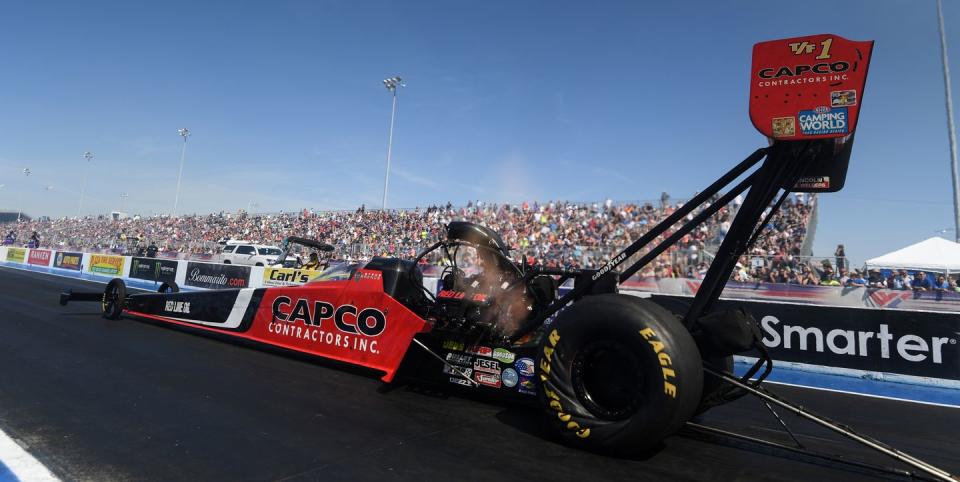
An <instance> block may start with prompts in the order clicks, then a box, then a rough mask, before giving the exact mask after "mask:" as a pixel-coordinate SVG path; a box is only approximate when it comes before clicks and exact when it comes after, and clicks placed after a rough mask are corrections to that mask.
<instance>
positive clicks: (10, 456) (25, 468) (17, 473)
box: [0, 431, 60, 482]
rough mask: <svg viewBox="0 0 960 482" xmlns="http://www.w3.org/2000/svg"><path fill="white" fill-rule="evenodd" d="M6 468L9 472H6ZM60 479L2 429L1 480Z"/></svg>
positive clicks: (0, 432) (41, 481)
mask: <svg viewBox="0 0 960 482" xmlns="http://www.w3.org/2000/svg"><path fill="white" fill-rule="evenodd" d="M4 468H6V469H7V470H8V471H9V473H4V471H3V469H4ZM16 480H22V481H30V482H33V481H37V482H45V481H59V480H60V479H58V478H57V477H56V476H55V475H53V472H50V470H49V469H47V468H46V467H44V466H43V464H41V463H40V462H38V461H37V459H35V458H33V456H32V455H30V454H29V453H27V451H26V450H24V449H23V448H22V447H20V445H19V444H18V443H17V442H16V441H14V440H13V439H12V438H10V437H9V436H7V434H5V433H4V432H3V431H0V481H2V482H7V481H16Z"/></svg>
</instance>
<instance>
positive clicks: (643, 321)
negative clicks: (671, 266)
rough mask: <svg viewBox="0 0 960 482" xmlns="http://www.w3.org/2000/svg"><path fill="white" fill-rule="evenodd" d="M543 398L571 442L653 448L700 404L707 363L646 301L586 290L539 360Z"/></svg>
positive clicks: (598, 447)
mask: <svg viewBox="0 0 960 482" xmlns="http://www.w3.org/2000/svg"><path fill="white" fill-rule="evenodd" d="M537 373H538V377H539V381H540V382H541V385H542V386H541V390H540V400H541V403H542V404H543V405H544V407H545V409H546V411H547V413H548V416H549V419H550V425H551V426H553V427H554V428H555V429H556V430H557V431H558V432H559V434H560V437H561V438H562V439H563V440H564V441H565V442H567V443H568V444H570V445H573V446H576V447H578V448H584V449H587V450H593V451H597V452H605V453H614V454H631V453H636V452H640V451H644V450H649V449H651V448H654V447H656V446H658V445H660V443H661V442H662V440H663V439H664V438H666V437H668V436H670V435H672V434H673V433H674V432H676V431H677V430H678V429H679V428H680V427H681V426H682V425H683V423H684V422H686V421H687V420H689V419H690V418H691V417H692V416H693V414H694V412H695V410H696V409H697V406H698V405H699V403H700V394H701V391H702V389H703V367H702V362H701V360H700V352H699V351H698V349H697V345H696V343H695V342H694V341H693V338H692V337H691V336H690V333H689V332H688V331H687V329H686V328H685V327H684V326H683V325H682V324H681V323H680V322H679V321H678V320H677V319H676V318H675V317H674V316H673V315H671V314H670V313H669V312H668V311H666V310H665V309H663V308H661V307H660V306H658V305H656V304H654V303H653V302H651V301H649V300H644V299H640V298H637V297H633V296H628V295H620V294H603V295H596V296H588V297H586V298H584V299H582V300H581V301H578V302H575V303H574V304H573V305H572V306H570V307H568V308H567V309H566V310H564V311H563V312H561V314H560V316H559V317H558V318H557V320H556V322H555V323H554V324H553V326H551V327H550V329H548V333H547V334H546V336H545V337H544V339H543V342H542V344H541V348H540V352H539V355H538V360H537Z"/></svg>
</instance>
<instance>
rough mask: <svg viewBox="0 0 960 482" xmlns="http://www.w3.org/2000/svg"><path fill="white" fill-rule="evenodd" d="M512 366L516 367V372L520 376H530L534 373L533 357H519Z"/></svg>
mask: <svg viewBox="0 0 960 482" xmlns="http://www.w3.org/2000/svg"><path fill="white" fill-rule="evenodd" d="M514 366H515V367H517V372H518V373H519V374H520V375H521V376H524V377H532V376H533V375H534V364H533V358H521V359H519V360H517V363H515V364H514Z"/></svg>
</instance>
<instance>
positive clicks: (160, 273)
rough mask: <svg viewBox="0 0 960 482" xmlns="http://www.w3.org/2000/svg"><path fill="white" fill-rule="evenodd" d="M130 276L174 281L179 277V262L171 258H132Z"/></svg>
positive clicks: (162, 281) (163, 281) (165, 281)
mask: <svg viewBox="0 0 960 482" xmlns="http://www.w3.org/2000/svg"><path fill="white" fill-rule="evenodd" d="M130 277H131V278H137V279H145V280H150V281H159V282H161V283H172V282H174V281H175V280H176V278H177V262H176V261H172V260H169V259H156V258H138V257H135V258H132V259H131V260H130Z"/></svg>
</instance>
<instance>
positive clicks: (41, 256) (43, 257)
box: [27, 249, 53, 266]
mask: <svg viewBox="0 0 960 482" xmlns="http://www.w3.org/2000/svg"><path fill="white" fill-rule="evenodd" d="M52 254H53V253H51V252H50V250H47V249H31V250H30V256H29V257H28V258H27V263H30V264H34V265H37V266H50V257H51V255H52Z"/></svg>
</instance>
